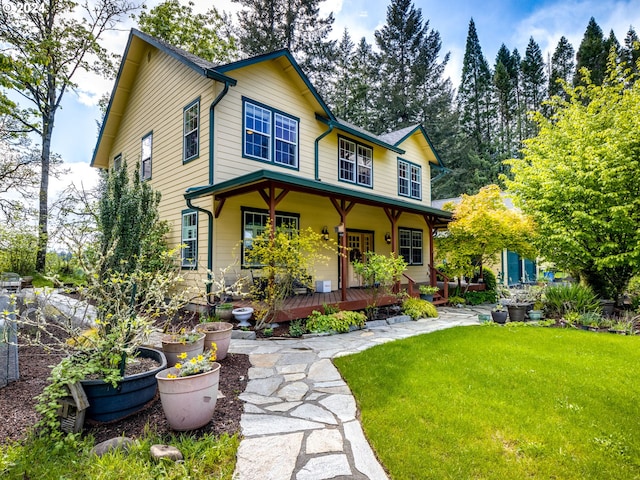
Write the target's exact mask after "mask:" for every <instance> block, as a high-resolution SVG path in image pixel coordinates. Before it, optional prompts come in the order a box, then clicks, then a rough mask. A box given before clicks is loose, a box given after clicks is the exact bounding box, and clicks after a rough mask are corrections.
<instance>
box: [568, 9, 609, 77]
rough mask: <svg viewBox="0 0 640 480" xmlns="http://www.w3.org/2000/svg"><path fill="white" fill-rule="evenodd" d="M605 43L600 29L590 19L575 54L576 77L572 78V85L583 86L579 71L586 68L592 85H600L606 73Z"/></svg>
mask: <svg viewBox="0 0 640 480" xmlns="http://www.w3.org/2000/svg"><path fill="white" fill-rule="evenodd" d="M608 53H609V52H608V51H607V42H605V39H604V36H603V34H602V29H601V28H600V26H599V25H598V24H597V23H596V21H595V19H594V18H593V17H591V20H589V24H588V25H587V29H586V31H585V32H584V37H583V38H582V42H581V43H580V47H579V48H578V52H577V53H576V60H577V65H576V75H575V77H574V78H573V83H574V85H585V82H584V81H583V79H582V73H581V72H580V70H581V69H582V68H586V69H587V70H589V72H590V74H591V81H592V83H593V84H594V85H602V81H603V80H604V77H605V72H606V71H607V56H608Z"/></svg>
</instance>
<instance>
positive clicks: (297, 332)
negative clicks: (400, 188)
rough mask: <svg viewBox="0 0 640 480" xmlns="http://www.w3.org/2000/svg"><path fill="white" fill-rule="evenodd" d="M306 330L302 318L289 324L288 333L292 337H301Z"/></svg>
mask: <svg viewBox="0 0 640 480" xmlns="http://www.w3.org/2000/svg"><path fill="white" fill-rule="evenodd" d="M305 332H306V329H305V327H304V324H303V322H302V320H294V321H292V322H291V323H290V324H289V335H291V336H292V337H294V338H297V337H301V336H302V335H303V334H304V333H305Z"/></svg>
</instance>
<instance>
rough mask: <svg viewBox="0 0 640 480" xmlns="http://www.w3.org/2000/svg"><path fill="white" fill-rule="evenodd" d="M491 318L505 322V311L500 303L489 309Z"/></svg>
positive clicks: (498, 321) (497, 321)
mask: <svg viewBox="0 0 640 480" xmlns="http://www.w3.org/2000/svg"><path fill="white" fill-rule="evenodd" d="M491 319H492V320H493V321H494V322H496V323H507V311H506V310H505V309H504V306H503V305H502V304H501V303H498V304H497V305H496V306H495V307H493V310H491Z"/></svg>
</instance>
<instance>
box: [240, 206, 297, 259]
mask: <svg viewBox="0 0 640 480" xmlns="http://www.w3.org/2000/svg"><path fill="white" fill-rule="evenodd" d="M275 220H276V228H278V229H284V230H290V231H298V229H299V228H300V227H299V225H300V216H299V215H297V214H295V213H284V212H276V219H275ZM268 221H269V212H267V211H266V210H253V209H252V210H249V209H244V210H243V211H242V266H243V267H248V268H251V267H259V266H260V265H255V264H250V263H249V262H248V261H247V259H246V253H247V251H248V250H250V249H251V245H252V244H253V239H254V238H257V237H259V236H260V235H262V234H263V233H264V231H265V229H266V228H267V222H268Z"/></svg>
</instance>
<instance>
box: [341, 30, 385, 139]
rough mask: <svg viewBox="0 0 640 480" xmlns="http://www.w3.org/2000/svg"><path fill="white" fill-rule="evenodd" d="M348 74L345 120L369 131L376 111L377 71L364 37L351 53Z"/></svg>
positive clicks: (372, 125)
mask: <svg viewBox="0 0 640 480" xmlns="http://www.w3.org/2000/svg"><path fill="white" fill-rule="evenodd" d="M348 75H349V77H350V82H349V83H350V87H351V94H352V96H351V98H350V99H349V101H348V105H349V108H348V112H347V113H346V115H345V120H349V121H350V122H353V123H355V124H356V125H358V126H360V127H363V128H366V129H367V130H370V131H371V130H373V128H374V121H375V118H376V115H377V113H378V111H377V108H376V103H375V102H376V96H377V93H376V92H377V89H378V85H379V71H378V66H377V64H376V58H375V54H374V53H373V49H372V48H371V45H369V44H368V43H367V40H366V39H365V38H364V37H362V38H361V39H360V43H358V46H357V48H356V50H355V52H354V54H353V57H352V61H351V66H350V68H349V73H348Z"/></svg>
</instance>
